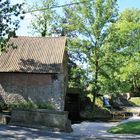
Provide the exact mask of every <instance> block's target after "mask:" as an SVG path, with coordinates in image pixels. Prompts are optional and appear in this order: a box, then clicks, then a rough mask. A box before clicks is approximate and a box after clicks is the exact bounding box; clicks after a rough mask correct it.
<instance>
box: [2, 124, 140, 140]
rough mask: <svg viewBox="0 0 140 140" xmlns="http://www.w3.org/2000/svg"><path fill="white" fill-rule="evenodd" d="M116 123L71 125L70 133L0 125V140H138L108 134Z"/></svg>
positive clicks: (139, 137)
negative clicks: (109, 129) (108, 130)
mask: <svg viewBox="0 0 140 140" xmlns="http://www.w3.org/2000/svg"><path fill="white" fill-rule="evenodd" d="M115 125H117V123H103V122H82V123H80V124H74V125H72V128H73V130H74V131H73V132H72V133H62V132H49V131H45V130H39V129H32V128H24V127H17V126H7V125H0V140H92V139H97V140H130V139H131V140H134V139H135V140H140V135H120V134H117V135H116V134H115V135H113V134H109V133H107V131H106V130H107V129H108V128H110V127H112V126H115Z"/></svg>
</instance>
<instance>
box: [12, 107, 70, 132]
mask: <svg viewBox="0 0 140 140" xmlns="http://www.w3.org/2000/svg"><path fill="white" fill-rule="evenodd" d="M10 124H12V125H19V126H26V127H34V128H45V129H50V130H57V131H64V132H71V131H72V128H71V123H70V121H69V120H68V112H66V111H51V110H46V109H43V110H12V115H11V121H10Z"/></svg>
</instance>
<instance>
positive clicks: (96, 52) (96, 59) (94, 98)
mask: <svg viewBox="0 0 140 140" xmlns="http://www.w3.org/2000/svg"><path fill="white" fill-rule="evenodd" d="M98 73H99V56H98V48H96V50H95V80H94V86H95V88H94V91H93V107H92V111H94V109H95V102H96V97H97V94H98Z"/></svg>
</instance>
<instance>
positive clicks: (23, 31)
mask: <svg viewBox="0 0 140 140" xmlns="http://www.w3.org/2000/svg"><path fill="white" fill-rule="evenodd" d="M23 1H25V0H18V3H22V2H23ZM35 1H39V0H26V3H28V5H31V4H32V3H33V2H35ZM66 1H67V3H68V0H57V3H58V5H63V4H65V3H66ZM11 3H12V4H14V3H17V1H16V0H11ZM118 6H119V12H122V11H124V10H125V9H126V8H138V9H140V0H118ZM59 12H61V9H59ZM31 19H32V16H31V15H30V14H26V16H25V18H24V20H23V21H21V22H20V28H19V29H18V31H16V34H17V35H18V36H32V34H31V30H30V29H29V26H30V22H31Z"/></svg>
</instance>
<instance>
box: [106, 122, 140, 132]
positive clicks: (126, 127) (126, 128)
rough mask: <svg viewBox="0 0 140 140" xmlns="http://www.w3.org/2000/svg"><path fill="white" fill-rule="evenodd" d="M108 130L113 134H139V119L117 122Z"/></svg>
mask: <svg viewBox="0 0 140 140" xmlns="http://www.w3.org/2000/svg"><path fill="white" fill-rule="evenodd" d="M108 132H109V133H113V134H140V121H133V122H127V123H123V124H119V125H117V126H115V127H112V128H110V129H109V130H108Z"/></svg>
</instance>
